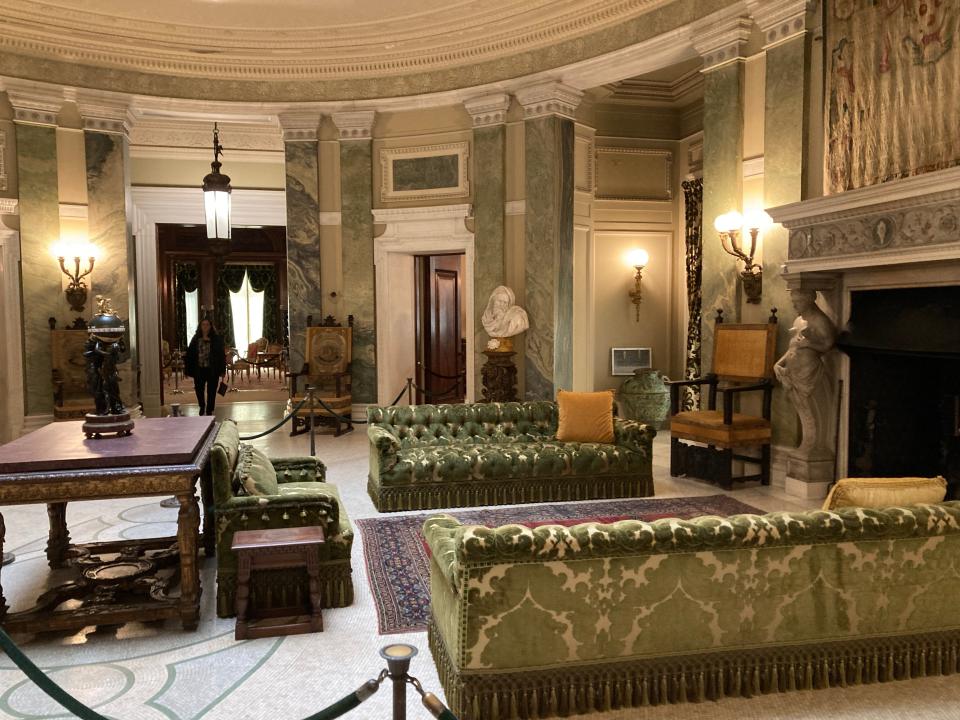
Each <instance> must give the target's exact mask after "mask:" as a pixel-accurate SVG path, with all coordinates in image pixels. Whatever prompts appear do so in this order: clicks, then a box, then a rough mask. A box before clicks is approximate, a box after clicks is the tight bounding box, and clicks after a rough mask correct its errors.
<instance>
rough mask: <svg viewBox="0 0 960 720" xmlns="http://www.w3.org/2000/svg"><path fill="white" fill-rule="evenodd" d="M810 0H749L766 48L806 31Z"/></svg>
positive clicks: (748, 5) (751, 11)
mask: <svg viewBox="0 0 960 720" xmlns="http://www.w3.org/2000/svg"><path fill="white" fill-rule="evenodd" d="M811 4H815V2H814V3H811V1H810V0H747V7H748V8H749V10H750V14H751V15H752V16H753V19H754V20H756V22H757V25H758V26H759V27H760V30H761V31H762V32H763V41H764V48H766V47H769V46H771V45H776V44H778V43H782V42H784V41H785V40H790V39H791V38H794V37H797V36H799V35H802V34H803V33H804V32H806V14H807V9H808V7H809V6H810V5H811Z"/></svg>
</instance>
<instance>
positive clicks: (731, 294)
mask: <svg viewBox="0 0 960 720" xmlns="http://www.w3.org/2000/svg"><path fill="white" fill-rule="evenodd" d="M743 72H744V67H743V63H741V62H733V63H729V64H728V65H724V66H722V67H720V68H717V69H715V70H711V71H709V72H707V73H706V74H705V75H704V87H703V295H702V297H703V321H702V326H701V328H702V333H701V338H702V340H701V348H702V357H703V369H704V371H710V370H711V368H712V366H713V327H714V318H715V317H716V310H717V308H722V309H723V312H724V316H725V319H726V320H727V321H728V322H735V321H736V320H737V319H738V318H739V312H740V309H739V302H738V295H739V282H740V280H739V271H740V269H741V268H740V267H739V266H738V265H737V263H736V262H735V259H734V258H733V257H732V256H730V255H728V254H727V253H726V252H724V250H723V248H722V247H721V246H720V240H719V238H718V237H717V233H716V231H715V230H714V229H713V221H714V219H715V218H716V217H717V215H721V214H723V213H725V212H728V211H729V210H739V209H740V196H741V182H742V169H741V167H742V166H741V153H742V147H743ZM764 279H766V278H764Z"/></svg>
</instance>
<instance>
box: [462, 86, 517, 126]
mask: <svg viewBox="0 0 960 720" xmlns="http://www.w3.org/2000/svg"><path fill="white" fill-rule="evenodd" d="M463 105H464V107H465V108H466V109H467V112H468V113H470V117H471V118H473V126H474V127H486V126H488V125H500V124H502V123H503V122H504V121H506V119H507V110H509V109H510V96H509V95H508V94H507V93H493V94H492V95H482V96H480V97H473V98H469V99H468V100H464V101H463Z"/></svg>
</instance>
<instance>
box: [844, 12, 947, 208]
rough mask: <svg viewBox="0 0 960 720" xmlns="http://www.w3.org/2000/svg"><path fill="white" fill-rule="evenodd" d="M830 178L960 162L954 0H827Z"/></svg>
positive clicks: (855, 181) (862, 178)
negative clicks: (869, 0) (868, 0)
mask: <svg viewBox="0 0 960 720" xmlns="http://www.w3.org/2000/svg"><path fill="white" fill-rule="evenodd" d="M827 9H828V18H827V33H826V34H827V48H828V52H829V57H828V58H827V67H828V70H829V72H828V74H827V93H828V103H827V113H828V116H827V123H826V124H827V185H828V188H827V189H828V192H831V193H835V192H842V191H844V190H850V189H852V188H858V187H863V186H866V185H873V184H876V183H879V182H884V181H886V180H892V179H895V178H900V177H907V176H909V175H916V174H919V173H922V172H928V171H931V170H939V169H942V168H946V167H950V166H953V165H957V164H958V163H960V133H958V132H957V107H958V106H960V48H958V47H956V46H957V44H958V37H957V20H958V15H960V12H958V3H957V2H955V0H942V2H941V1H940V0H874V1H873V2H863V1H862V0H828V2H827Z"/></svg>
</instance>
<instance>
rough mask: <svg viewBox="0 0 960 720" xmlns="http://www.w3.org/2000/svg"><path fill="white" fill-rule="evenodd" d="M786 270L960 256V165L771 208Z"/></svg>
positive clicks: (839, 268)
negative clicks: (784, 237)
mask: <svg viewBox="0 0 960 720" xmlns="http://www.w3.org/2000/svg"><path fill="white" fill-rule="evenodd" d="M768 212H769V213H770V216H771V217H772V218H773V219H774V221H776V222H778V223H781V224H782V225H783V226H784V227H786V228H787V229H788V230H789V236H790V241H789V242H790V245H789V250H788V256H787V257H788V259H787V263H786V265H785V266H784V273H785V274H786V275H787V276H788V277H793V276H795V275H797V274H799V273H804V274H805V273H810V272H823V271H827V272H830V271H834V272H836V271H842V270H845V269H853V268H862V267H874V266H880V265H900V264H903V263H915V262H931V261H937V260H956V259H960V167H955V168H950V169H948V170H941V171H938V172H931V173H926V174H923V175H917V176H915V177H910V178H904V179H902V180H894V181H891V182H887V183H882V184H880V185H874V186H871V187H866V188H860V189H858V190H850V191H848V192H844V193H839V194H837V195H829V196H826V197H822V198H815V199H811V200H804V201H801V202H797V203H792V204H790V205H781V206H780V207H775V208H769V209H768Z"/></svg>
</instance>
